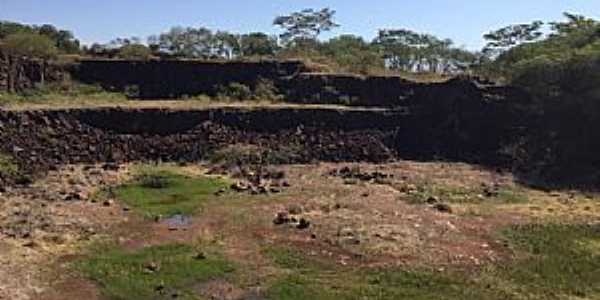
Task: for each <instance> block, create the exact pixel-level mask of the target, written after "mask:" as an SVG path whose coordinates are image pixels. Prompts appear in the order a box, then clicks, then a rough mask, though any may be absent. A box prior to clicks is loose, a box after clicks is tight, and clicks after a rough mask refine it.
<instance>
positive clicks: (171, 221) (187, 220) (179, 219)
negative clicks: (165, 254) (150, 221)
mask: <svg viewBox="0 0 600 300" xmlns="http://www.w3.org/2000/svg"><path fill="white" fill-rule="evenodd" d="M162 223H163V224H166V225H167V226H168V227H169V230H185V229H187V227H189V226H190V225H191V224H192V218H191V217H189V216H185V215H179V214H178V215H174V216H171V217H169V218H165V219H163V220H162Z"/></svg>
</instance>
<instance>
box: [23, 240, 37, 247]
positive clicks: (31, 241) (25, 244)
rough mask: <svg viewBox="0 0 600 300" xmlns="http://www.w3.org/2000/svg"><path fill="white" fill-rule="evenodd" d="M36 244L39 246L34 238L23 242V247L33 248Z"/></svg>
mask: <svg viewBox="0 0 600 300" xmlns="http://www.w3.org/2000/svg"><path fill="white" fill-rule="evenodd" d="M36 246H37V243H36V242H34V241H33V240H29V241H27V242H25V243H24V244H23V247H25V248H33V247H36Z"/></svg>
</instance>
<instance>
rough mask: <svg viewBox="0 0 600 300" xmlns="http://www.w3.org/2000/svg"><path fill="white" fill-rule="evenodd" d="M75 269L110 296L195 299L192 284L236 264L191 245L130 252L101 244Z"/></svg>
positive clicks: (218, 275)
mask: <svg viewBox="0 0 600 300" xmlns="http://www.w3.org/2000/svg"><path fill="white" fill-rule="evenodd" d="M76 268H77V269H78V270H80V271H81V272H82V273H83V274H85V275H86V276H87V277H88V278H90V279H91V280H93V281H95V282H97V283H98V285H99V286H100V287H101V289H102V292H103V294H104V295H105V296H107V297H108V298H110V299H131V300H135V299H159V298H160V299H163V298H171V297H173V298H177V299H196V297H195V295H194V293H193V287H194V286H196V285H197V284H199V283H202V282H207V281H209V280H211V279H217V278H223V277H225V276H227V274H229V273H231V272H233V270H234V267H233V265H232V264H231V263H229V262H228V261H226V260H224V259H222V258H220V257H216V256H215V257H212V256H205V255H204V254H203V253H199V252H198V251H197V250H196V249H194V247H192V246H189V245H181V244H175V245H163V246H154V247H149V248H144V249H142V250H139V251H136V252H130V251H126V250H123V249H120V248H118V247H114V246H109V245H105V246H100V247H99V248H97V249H96V251H95V254H93V255H92V256H91V257H90V258H87V259H84V260H82V261H80V262H77V263H76Z"/></svg>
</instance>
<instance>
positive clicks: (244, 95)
mask: <svg viewBox="0 0 600 300" xmlns="http://www.w3.org/2000/svg"><path fill="white" fill-rule="evenodd" d="M252 96H253V95H252V90H251V89H250V88H249V87H248V86H247V85H244V84H241V83H238V82H232V83H230V84H229V85H227V86H221V87H219V88H218V92H217V98H219V99H221V100H239V101H241V100H248V99H252Z"/></svg>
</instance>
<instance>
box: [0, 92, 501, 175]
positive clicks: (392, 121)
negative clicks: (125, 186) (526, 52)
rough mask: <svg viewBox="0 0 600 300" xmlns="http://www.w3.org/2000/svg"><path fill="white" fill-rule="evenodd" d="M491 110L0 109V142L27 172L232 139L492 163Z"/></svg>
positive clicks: (323, 153) (324, 153) (294, 157)
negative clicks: (476, 113)
mask: <svg viewBox="0 0 600 300" xmlns="http://www.w3.org/2000/svg"><path fill="white" fill-rule="evenodd" d="M490 105H491V104H490ZM498 111H500V110H498V109H487V110H486V109H483V110H482V112H483V114H486V115H481V116H479V117H478V118H473V120H469V119H466V118H472V117H473V116H472V115H470V114H469V113H468V112H467V113H466V114H464V115H461V114H458V115H453V116H452V117H448V116H445V114H444V115H440V114H436V115H434V114H432V113H428V114H420V116H415V115H412V114H407V113H406V112H405V111H397V110H380V109H376V110H332V109H253V110H244V109H210V110H161V109H86V110H56V111H24V112H14V111H0V140H1V141H2V143H0V151H1V152H3V153H8V154H10V155H11V156H13V157H15V158H16V160H17V161H18V162H19V164H20V165H21V167H22V168H24V169H25V170H27V171H28V172H30V173H35V172H37V171H43V170H47V169H49V168H52V167H53V166H57V165H61V164H67V163H92V162H105V161H149V160H162V161H199V160H202V159H205V158H206V157H207V155H208V154H210V153H211V152H212V151H214V150H215V149H217V148H221V147H225V146H227V145H232V144H253V145H257V146H260V147H262V148H265V149H271V150H274V151H277V152H280V153H281V154H282V155H285V156H286V157H288V161H286V162H289V163H307V162H312V161H368V162H384V161H388V160H390V159H394V158H417V159H433V158H439V159H443V158H448V159H460V160H466V161H474V162H477V160H479V159H481V158H482V157H484V158H485V159H486V161H489V162H501V157H500V156H499V155H498V153H497V150H498V148H499V147H500V145H501V144H502V143H503V142H504V141H503V140H502V139H503V138H504V137H507V134H506V133H505V132H504V131H506V129H507V128H506V126H499V125H498V124H495V123H494V121H495V120H498V118H502V116H497V115H495V114H496V113H497V112H498ZM482 120H486V122H481V121H482ZM474 122H481V123H479V124H474ZM482 137H485V138H482ZM490 137H493V138H490Z"/></svg>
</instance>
